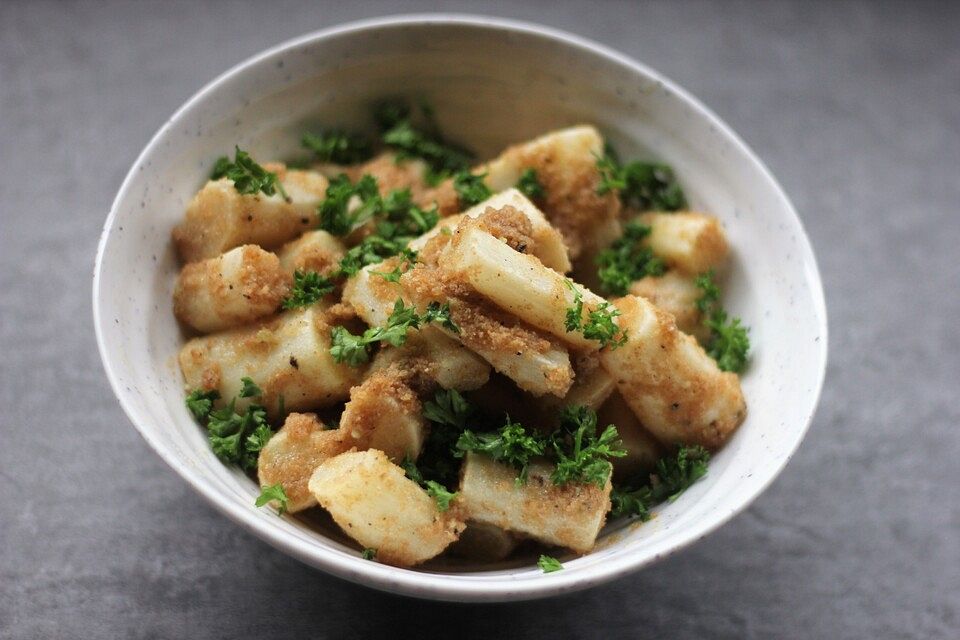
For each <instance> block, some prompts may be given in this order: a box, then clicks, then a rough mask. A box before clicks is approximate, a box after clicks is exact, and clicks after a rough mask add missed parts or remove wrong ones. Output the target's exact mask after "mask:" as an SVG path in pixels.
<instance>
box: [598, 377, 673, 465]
mask: <svg viewBox="0 0 960 640" xmlns="http://www.w3.org/2000/svg"><path fill="white" fill-rule="evenodd" d="M597 424H598V425H601V426H606V425H608V424H612V425H615V426H616V427H617V434H618V435H619V436H620V443H621V445H622V446H623V448H624V449H626V450H627V455H625V456H623V457H620V458H610V462H611V463H613V477H614V479H615V480H625V479H627V478H631V477H634V476H636V475H639V474H641V473H643V472H646V471H650V470H651V469H653V467H654V465H656V464H657V460H659V459H660V457H661V456H663V454H664V450H663V447H661V446H660V443H659V442H657V439H656V438H654V437H653V436H652V435H651V434H650V432H649V431H647V430H646V429H644V428H643V425H642V424H640V421H639V420H637V416H635V415H634V413H633V409H631V408H630V405H628V404H627V403H626V401H625V400H624V399H623V396H621V395H620V392H619V391H616V392H614V393H613V394H612V395H611V396H610V397H609V398H608V399H607V401H606V402H604V403H603V406H602V407H600V410H599V411H598V412H597Z"/></svg>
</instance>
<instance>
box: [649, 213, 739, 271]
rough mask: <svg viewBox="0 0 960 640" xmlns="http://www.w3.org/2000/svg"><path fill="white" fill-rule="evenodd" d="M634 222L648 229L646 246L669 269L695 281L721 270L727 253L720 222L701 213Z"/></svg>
mask: <svg viewBox="0 0 960 640" xmlns="http://www.w3.org/2000/svg"><path fill="white" fill-rule="evenodd" d="M637 220H638V221H639V222H640V223H641V224H645V225H647V226H649V227H650V235H649V236H647V239H646V244H647V245H648V246H649V247H650V248H651V249H652V250H653V253H654V255H656V256H658V257H659V258H662V259H663V261H664V262H665V263H666V264H667V266H668V267H671V268H674V269H678V270H680V271H682V272H683V273H685V274H687V275H689V276H690V277H694V276H696V275H697V274H700V273H703V272H705V271H707V270H708V269H718V268H720V267H721V266H723V263H724V262H725V261H726V259H727V255H728V253H729V247H728V245H727V234H726V232H724V230H723V226H722V225H721V224H720V221H719V220H718V219H717V218H715V217H713V216H709V215H706V214H703V213H694V212H692V211H679V212H677V213H644V214H642V215H640V216H639V217H638V218H637Z"/></svg>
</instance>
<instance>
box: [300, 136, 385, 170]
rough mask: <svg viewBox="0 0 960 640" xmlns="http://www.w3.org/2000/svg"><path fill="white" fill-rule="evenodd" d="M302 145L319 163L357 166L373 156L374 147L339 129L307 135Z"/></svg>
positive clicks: (363, 139)
mask: <svg viewBox="0 0 960 640" xmlns="http://www.w3.org/2000/svg"><path fill="white" fill-rule="evenodd" d="M300 144H301V146H303V147H304V148H305V149H309V150H310V151H313V154H314V158H315V159H316V161H317V162H333V163H335V164H356V163H358V162H363V161H364V160H368V159H369V158H370V156H372V155H373V147H372V146H371V144H370V141H369V140H368V139H367V138H365V137H364V136H361V135H359V134H356V133H348V132H346V131H341V130H339V129H328V130H326V131H321V132H320V133H317V134H313V133H305V134H304V135H303V138H302V139H301V141H300Z"/></svg>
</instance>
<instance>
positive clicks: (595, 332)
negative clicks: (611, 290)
mask: <svg viewBox="0 0 960 640" xmlns="http://www.w3.org/2000/svg"><path fill="white" fill-rule="evenodd" d="M565 282H566V285H567V287H568V288H569V289H570V291H572V292H573V306H572V307H568V308H567V314H566V317H565V318H564V328H566V330H567V331H568V332H574V331H580V332H581V333H583V337H584V338H586V339H587V340H596V341H597V342H599V343H600V348H601V349H602V348H604V347H610V349H611V350H612V349H616V348H618V347H622V346H623V345H625V344H626V343H627V332H626V331H622V330H621V329H620V327H619V326H618V325H617V323H616V322H614V321H613V319H614V318H616V317H617V316H619V315H620V311H619V310H618V309H617V308H616V307H614V306H613V305H612V304H610V303H609V302H606V301H604V302H601V303H599V304H598V305H597V306H596V307H594V308H593V309H590V310H589V311H588V312H587V321H586V322H584V321H583V294H582V293H581V292H580V289H579V288H577V286H576V285H574V284H573V282H572V281H571V280H569V279H567V280H566V281H565Z"/></svg>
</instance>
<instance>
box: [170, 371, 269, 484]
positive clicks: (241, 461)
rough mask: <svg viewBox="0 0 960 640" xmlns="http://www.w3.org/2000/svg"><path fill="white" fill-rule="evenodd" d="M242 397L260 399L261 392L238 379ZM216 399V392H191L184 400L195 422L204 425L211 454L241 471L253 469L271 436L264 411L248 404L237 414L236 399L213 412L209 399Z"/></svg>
mask: <svg viewBox="0 0 960 640" xmlns="http://www.w3.org/2000/svg"><path fill="white" fill-rule="evenodd" d="M241 382H242V384H243V387H242V389H241V391H240V396H238V397H242V398H250V397H255V396H260V395H262V394H263V391H262V390H261V389H260V387H258V386H257V385H256V383H254V382H253V380H252V379H250V378H247V377H244V378H241ZM219 397H220V394H219V393H218V392H216V391H207V392H200V391H194V392H192V393H191V394H190V395H189V396H188V397H187V406H188V407H190V410H191V412H192V413H193V414H194V416H195V417H196V418H197V420H198V421H199V422H200V423H201V424H203V423H204V422H206V427H207V437H208V439H209V441H210V447H211V449H213V452H214V454H216V456H217V457H218V458H220V459H221V460H223V461H224V462H226V463H234V464H238V465H240V466H241V467H242V468H243V469H244V470H250V469H253V468H255V467H256V466H257V456H258V455H259V452H260V450H261V449H263V447H264V446H265V445H266V444H267V442H268V441H269V440H270V438H271V437H272V436H273V430H272V429H270V425H269V424H267V410H266V409H265V408H264V407H262V406H261V405H258V404H250V405H248V406H247V408H246V409H245V410H244V412H243V413H237V411H236V402H237V398H233V399H232V400H231V401H230V403H229V404H228V405H226V406H225V407H222V408H220V409H216V410H214V409H213V408H212V407H213V404H212V403H213V400H215V399H217V398H219Z"/></svg>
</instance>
